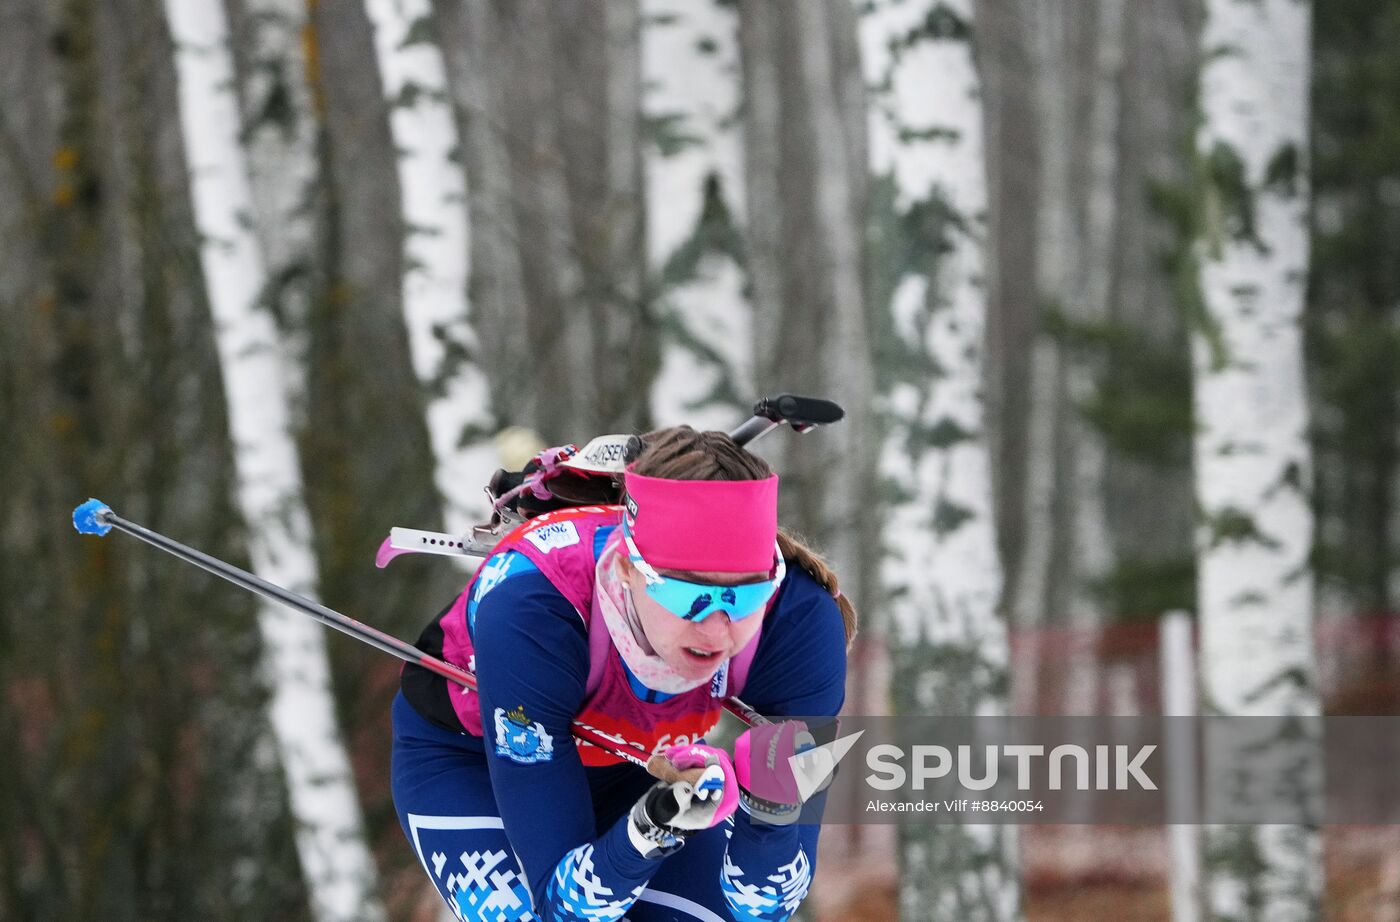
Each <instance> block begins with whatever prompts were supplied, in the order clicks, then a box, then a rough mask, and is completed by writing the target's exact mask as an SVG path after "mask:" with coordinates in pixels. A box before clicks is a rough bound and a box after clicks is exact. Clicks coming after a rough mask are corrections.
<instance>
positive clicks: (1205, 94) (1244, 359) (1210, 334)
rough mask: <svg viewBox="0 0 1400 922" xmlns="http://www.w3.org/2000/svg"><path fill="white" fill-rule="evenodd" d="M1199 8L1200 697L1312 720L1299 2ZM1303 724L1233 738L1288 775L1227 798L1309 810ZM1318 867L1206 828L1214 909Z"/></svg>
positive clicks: (1314, 897)
mask: <svg viewBox="0 0 1400 922" xmlns="http://www.w3.org/2000/svg"><path fill="white" fill-rule="evenodd" d="M1206 9H1207V15H1206V23H1205V32H1204V36H1203V40H1202V41H1203V49H1204V58H1203V59H1204V61H1205V65H1204V69H1203V71H1202V76H1201V105H1202V114H1203V119H1202V124H1201V128H1200V131H1199V133H1198V135H1197V150H1198V153H1199V154H1200V156H1201V157H1202V158H1203V160H1204V162H1205V166H1206V170H1207V174H1208V176H1207V178H1208V182H1207V185H1206V201H1205V208H1204V226H1203V232H1204V233H1203V235H1202V237H1201V239H1200V241H1199V242H1198V246H1197V252H1198V255H1199V259H1200V261H1201V288H1202V292H1201V293H1202V304H1203V311H1202V316H1201V317H1200V318H1199V324H1198V327H1197V329H1196V330H1195V331H1193V337H1192V355H1193V364H1194V368H1195V395H1194V406H1195V412H1196V427H1197V437H1196V442H1195V463H1196V496H1197V503H1198V505H1199V508H1200V509H1201V514H1202V517H1203V521H1202V524H1201V526H1200V528H1199V530H1198V535H1197V549H1198V550H1197V553H1198V567H1199V577H1198V578H1199V606H1200V618H1201V679H1202V695H1203V700H1204V706H1205V708H1206V709H1207V711H1206V712H1207V713H1215V714H1221V715H1227V716H1245V715H1301V716H1307V715H1316V714H1318V713H1319V712H1320V704H1319V700H1318V692H1317V687H1316V681H1315V675H1316V668H1315V663H1314V651H1313V647H1312V637H1313V632H1312V609H1313V598H1312V588H1313V582H1312V575H1311V570H1310V563H1309V552H1310V549H1311V542H1312V534H1313V520H1312V513H1311V511H1310V508H1309V505H1308V491H1309V489H1310V488H1311V482H1312V461H1311V457H1310V452H1309V449H1308V445H1307V441H1306V436H1307V426H1308V420H1307V410H1306V401H1305V397H1304V384H1303V366H1302V350H1301V343H1300V339H1301V336H1300V328H1299V316H1300V313H1301V310H1302V303H1303V294H1304V292H1303V286H1304V279H1305V277H1306V268H1307V253H1308V238H1307V226H1306V212H1307V202H1308V186H1307V175H1308V173H1307V163H1308V157H1307V117H1308V87H1309V39H1310V14H1311V9H1310V5H1309V4H1308V3H1306V2H1301V0H1263V2H1253V0H1251V2H1242V0H1211V2H1209V3H1208V4H1207V7H1206ZM1302 726H1303V734H1302V738H1301V739H1300V738H1298V737H1297V734H1298V726H1294V727H1292V728H1291V730H1292V734H1293V736H1291V737H1290V736H1286V735H1284V734H1283V733H1279V734H1277V735H1274V736H1272V737H1265V738H1263V739H1256V740H1250V741H1249V742H1250V744H1251V745H1252V746H1254V747H1255V749H1256V751H1260V752H1268V753H1270V754H1272V755H1275V756H1277V757H1278V758H1279V759H1284V760H1288V762H1289V763H1290V764H1291V765H1292V767H1293V768H1294V771H1292V772H1290V773H1289V777H1288V781H1286V782H1284V783H1281V784H1278V785H1276V786H1273V787H1269V788H1268V789H1264V788H1265V785H1264V782H1263V781H1262V780H1261V779H1259V778H1258V777H1252V776H1251V775H1250V773H1249V772H1247V771H1244V770H1241V769H1240V768H1239V767H1238V766H1236V767H1235V768H1234V770H1233V771H1231V772H1230V774H1231V777H1233V778H1237V779H1238V786H1239V791H1240V792H1242V794H1241V796H1248V797H1251V798H1253V799H1256V800H1257V799H1259V798H1261V797H1274V798H1285V799H1286V802H1291V803H1297V804H1299V805H1300V806H1301V807H1302V809H1303V810H1304V815H1307V816H1313V817H1316V816H1317V804H1318V800H1317V797H1318V792H1319V789H1320V762H1319V756H1318V752H1317V739H1316V738H1315V735H1313V734H1310V733H1308V730H1307V725H1306V724H1304V725H1302ZM1228 755H1229V754H1228V753H1226V754H1225V756H1226V757H1228ZM1213 758H1215V756H1213V754H1211V753H1209V752H1208V753H1207V760H1208V761H1207V766H1208V770H1210V766H1211V761H1210V760H1212V759H1213ZM1210 771H1211V775H1212V776H1213V777H1221V776H1222V775H1223V773H1224V769H1222V768H1219V767H1216V768H1215V769H1213V770H1210ZM1232 790H1233V789H1232ZM1320 859H1321V843H1320V839H1319V836H1318V833H1317V829H1316V827H1315V825H1311V824H1310V825H1272V826H1256V827H1231V826H1225V827H1219V826H1217V827H1210V828H1208V829H1207V830H1206V868H1205V873H1206V878H1205V879H1206V896H1207V902H1208V906H1209V911H1210V913H1211V915H1212V917H1213V918H1216V919H1231V920H1237V919H1260V920H1262V919H1269V920H1305V919H1314V918H1317V917H1318V912H1319V896H1320V893H1321V884H1322V871H1321V860H1320Z"/></svg>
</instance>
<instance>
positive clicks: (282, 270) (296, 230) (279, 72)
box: [241, 0, 316, 412]
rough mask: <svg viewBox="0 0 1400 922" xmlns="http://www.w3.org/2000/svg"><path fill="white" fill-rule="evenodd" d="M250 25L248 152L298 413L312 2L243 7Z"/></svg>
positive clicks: (270, 298) (257, 221)
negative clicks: (308, 36)
mask: <svg viewBox="0 0 1400 922" xmlns="http://www.w3.org/2000/svg"><path fill="white" fill-rule="evenodd" d="M243 7H244V9H245V11H246V15H247V17H248V20H249V23H250V29H249V38H250V39H251V41H250V43H249V45H248V47H247V48H246V54H247V56H248V57H247V61H246V64H245V76H244V79H243V81H242V94H241V96H242V108H243V122H242V124H243V131H242V137H243V138H244V150H245V151H246V154H247V158H248V175H249V180H250V184H251V194H252V203H253V207H252V218H253V233H254V236H255V237H256V238H257V241H258V248H259V252H260V255H261V256H262V260H263V266H264V268H265V270H266V279H267V288H266V290H265V291H264V292H263V298H264V300H265V302H266V303H267V304H268V305H269V306H271V307H273V308H275V311H276V316H278V317H280V318H282V320H283V322H282V324H281V333H282V344H283V348H284V349H285V350H286V362H285V363H284V366H283V367H284V368H286V370H287V371H288V382H287V383H288V385H289V386H290V387H291V396H292V398H293V410H294V412H295V411H296V410H298V409H299V406H298V405H299V403H300V402H301V401H300V396H301V395H302V394H303V393H304V391H305V382H304V380H303V378H304V374H305V371H304V367H303V366H304V363H305V359H306V342H305V337H306V330H305V321H306V314H307V311H308V310H309V305H308V301H309V299H310V291H309V286H310V274H311V273H310V268H311V267H310V263H311V260H312V252H311V250H312V246H313V241H314V236H315V221H314V215H313V211H312V208H311V195H312V185H313V183H314V182H315V179H316V146H315V144H316V138H315V118H314V113H313V112H312V104H311V91H310V87H309V85H308V83H307V80H306V60H305V54H304V47H303V46H304V42H305V35H306V29H307V26H308V23H307V15H306V14H307V7H306V2H305V0H243Z"/></svg>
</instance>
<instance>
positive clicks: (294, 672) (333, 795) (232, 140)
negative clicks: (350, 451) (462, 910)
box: [165, 0, 383, 920]
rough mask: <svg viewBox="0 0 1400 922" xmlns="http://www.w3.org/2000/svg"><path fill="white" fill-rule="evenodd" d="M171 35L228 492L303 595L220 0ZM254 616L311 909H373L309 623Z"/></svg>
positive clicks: (375, 913) (275, 578) (297, 516)
mask: <svg viewBox="0 0 1400 922" xmlns="http://www.w3.org/2000/svg"><path fill="white" fill-rule="evenodd" d="M165 10H166V16H167V17H168V19H169V23H170V28H171V32H172V35H173V37H174V40H175V43H176V67H177V72H178V75H179V85H180V114H181V123H182V125H183V128H184V137H185V145H186V156H187V160H188V163H189V171H190V182H191V193H192V198H193V202H194V211H195V216H196V225H197V227H198V229H199V232H200V235H201V237H202V245H201V248H200V256H201V263H202V265H203V269H204V274H205V283H206V286H207V289H208V294H209V301H210V308H211V310H212V313H213V318H214V323H215V325H216V331H217V332H216V344H217V348H218V352H219V356H220V367H221V372H222V376H223V381H224V390H225V393H226V399H227V404H228V415H229V426H230V429H231V431H232V435H233V442H234V446H235V447H234V451H235V458H234V461H235V468H236V470H237V475H238V501H239V505H240V507H241V509H242V511H243V515H244V518H245V520H246V522H247V525H248V529H249V554H250V556H251V558H252V561H253V570H254V572H256V573H257V574H258V575H259V576H262V577H263V578H265V579H268V580H270V581H272V582H274V583H277V584H279V585H282V586H286V587H288V588H290V589H291V590H293V591H294V592H299V593H302V594H305V595H314V593H315V591H316V565H315V560H314V557H313V556H312V552H311V548H310V544H311V527H310V520H309V517H308V516H307V513H306V508H305V505H304V503H303V501H302V498H301V497H302V488H301V478H300V474H299V468H298V462H297V455H296V448H295V445H294V443H293V442H292V439H291V435H290V432H289V428H288V427H289V414H288V406H287V391H286V388H285V370H284V368H283V362H282V359H281V353H280V350H279V349H278V336H277V331H276V329H275V328H274V326H273V323H272V319H271V317H270V316H269V315H268V313H267V312H266V311H264V310H261V309H259V305H258V298H259V294H260V291H261V287H262V285H263V284H264V282H265V280H266V277H267V276H266V270H265V267H264V265H263V262H262V259H261V257H260V256H259V253H258V248H257V243H256V241H255V240H254V238H253V234H252V233H251V231H250V230H249V228H248V223H247V216H248V215H249V213H250V210H251V207H252V197H251V193H250V191H249V187H248V178H247V163H246V161H245V159H244V157H243V154H242V149H241V147H240V145H239V141H238V126H239V116H238V110H237V103H236V100H235V99H234V96H233V92H232V85H233V68H232V62H231V58H230V55H229V51H228V45H227V41H228V37H227V27H226V25H225V20H224V10H223V7H222V5H221V4H220V3H219V2H218V0H206V2H191V0H168V2H167V3H166V4H165ZM259 623H260V626H261V629H262V632H263V638H264V643H265V647H266V652H265V655H266V658H267V663H268V667H269V670H268V671H269V682H270V684H271V686H272V691H273V694H272V702H271V722H272V727H273V732H274V734H275V736H276V738H277V741H278V747H279V750H280V754H281V760H282V765H283V770H284V771H285V773H286V776H287V784H288V789H289V794H290V801H291V807H292V813H293V815H294V816H295V818H296V821H297V846H298V852H299V854H300V857H301V862H302V867H303V872H304V874H305V875H306V879H307V885H308V890H309V892H310V898H311V903H312V907H311V908H312V913H313V915H314V916H315V917H316V918H317V919H323V920H330V919H352V918H353V919H365V918H369V919H378V918H382V917H383V911H382V909H381V908H380V907H379V905H378V903H377V901H376V899H375V897H374V895H373V894H374V893H375V873H374V865H373V861H372V859H371V856H370V854H369V850H368V848H367V847H366V846H365V844H364V833H363V822H362V820H361V817H360V808H359V802H358V800H357V799H356V795H355V790H354V786H353V781H352V777H351V773H350V764H349V760H348V758H347V757H346V754H345V748H344V746H343V744H342V742H341V738H340V733H339V730H338V728H337V726H336V722H335V712H334V707H333V702H332V699H331V695H330V675H329V667H328V662H327V658H326V650H325V636H324V632H323V630H322V628H321V627H320V625H317V624H315V623H314V622H312V621H311V620H309V619H307V618H305V617H303V616H301V615H298V614H294V613H291V612H287V611H285V610H283V609H280V608H277V607H274V606H271V605H265V606H263V607H260V609H259Z"/></svg>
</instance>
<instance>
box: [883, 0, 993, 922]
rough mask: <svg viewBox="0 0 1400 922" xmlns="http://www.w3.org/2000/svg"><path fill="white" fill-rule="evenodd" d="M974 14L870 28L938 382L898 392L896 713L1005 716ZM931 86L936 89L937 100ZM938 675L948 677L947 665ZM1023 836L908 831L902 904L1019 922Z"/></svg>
mask: <svg viewBox="0 0 1400 922" xmlns="http://www.w3.org/2000/svg"><path fill="white" fill-rule="evenodd" d="M972 26H973V10H972V3H971V2H970V0H958V2H938V3H932V2H929V3H921V4H900V3H890V2H885V3H880V4H876V5H875V6H874V8H873V9H872V10H870V11H869V12H867V13H866V14H865V16H864V18H863V20H862V23H861V40H862V51H863V61H864V67H865V75H866V79H867V82H868V83H869V85H870V86H871V87H872V88H873V89H872V95H873V100H872V102H873V104H872V106H871V118H870V141H871V144H870V147H871V152H870V158H871V167H872V171H873V174H874V176H875V178H876V180H877V181H879V180H880V179H881V178H883V177H889V178H890V179H892V181H893V187H894V195H895V201H894V207H895V210H896V215H897V216H899V217H898V220H899V222H900V224H901V225H902V226H904V227H917V228H918V230H917V231H915V232H914V233H915V235H916V237H917V238H918V239H915V240H912V241H905V240H901V241H900V245H901V246H905V247H909V248H910V249H911V250H913V251H914V252H916V253H918V254H919V255H918V257H917V258H916V259H914V260H912V261H911V262H910V263H909V264H908V265H906V266H904V267H902V268H903V271H902V272H901V273H900V277H899V278H898V279H897V280H895V281H894V289H893V291H894V294H893V298H892V303H891V304H890V305H889V306H888V309H889V310H890V311H891V313H892V314H893V330H894V334H895V336H896V338H897V340H898V343H899V346H900V348H901V351H902V352H903V353H905V354H907V355H909V356H911V357H913V358H912V359H911V365H912V366H913V367H914V368H926V369H929V370H930V371H931V372H932V373H931V374H906V375H902V376H900V378H899V379H898V380H896V382H895V383H894V384H893V386H892V387H891V389H890V391H889V393H888V394H886V395H885V398H884V402H885V404H886V406H885V411H886V413H887V415H888V419H889V426H890V431H889V435H888V436H887V438H886V440H885V443H884V446H883V456H882V463H881V474H882V476H883V477H884V478H885V479H886V480H888V481H889V482H891V483H893V484H897V485H898V488H899V492H900V494H901V496H900V500H899V501H898V502H897V503H895V504H893V505H892V506H891V507H890V508H889V509H888V511H887V512H886V513H885V529H884V542H883V544H884V555H885V556H884V560H883V565H882V570H881V575H882V577H883V589H884V592H885V593H886V595H887V597H888V598H889V599H890V600H891V602H890V610H891V614H892V619H893V622H894V635H895V636H894V637H893V638H892V639H893V644H892V646H893V650H894V660H895V683H894V685H895V688H896V689H902V690H904V691H902V692H897V694H896V709H897V711H900V710H902V711H904V712H906V713H915V714H937V713H949V714H966V715H979V716H994V715H1001V714H1005V713H1006V709H1007V701H1006V694H1005V687H1006V680H1007V660H1008V648H1007V635H1006V626H1005V623H1004V621H1003V619H1002V617H1001V615H1000V613H999V611H998V604H999V601H1000V596H1001V591H1002V571H1001V564H1000V561H999V559H998V555H997V550H996V537H995V529H994V512H993V508H992V490H991V471H990V463H989V456H988V441H987V436H986V426H985V423H986V420H985V403H984V397H983V356H984V353H985V334H986V315H987V295H986V291H987V288H986V257H985V251H986V242H987V241H986V212H987V170H986V164H985V160H984V152H983V124H984V119H983V111H982V102H981V88H980V82H979V78H978V73H977V68H976V66H975V64H974V58H973V52H972V35H973V30H972ZM930 87H936V88H937V89H936V90H935V91H934V92H930ZM933 664H937V665H933ZM1015 850H1016V835H1015V829H1014V827H1010V826H992V825H968V826H958V827H954V826H946V825H930V826H924V827H908V828H901V829H900V859H901V862H900V863H901V893H900V906H901V909H902V911H903V913H904V915H905V916H906V917H908V918H916V917H928V916H932V917H935V918H957V919H972V920H1004V919H1018V918H1020V907H1019V902H1020V890H1019V884H1018V881H1017V877H1016V859H1015Z"/></svg>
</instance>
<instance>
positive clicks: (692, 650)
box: [681, 647, 724, 663]
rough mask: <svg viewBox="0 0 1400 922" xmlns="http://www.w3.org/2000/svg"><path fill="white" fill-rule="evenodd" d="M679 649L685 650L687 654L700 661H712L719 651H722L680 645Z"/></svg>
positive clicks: (720, 651)
mask: <svg viewBox="0 0 1400 922" xmlns="http://www.w3.org/2000/svg"><path fill="white" fill-rule="evenodd" d="M681 649H683V650H684V651H685V653H686V655H687V656H689V657H691V658H692V659H695V660H698V661H699V662H702V663H705V662H713V661H714V660H715V659H717V658H718V657H719V655H720V653H722V652H724V651H722V650H706V649H703V648H701V647H682V648H681Z"/></svg>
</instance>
